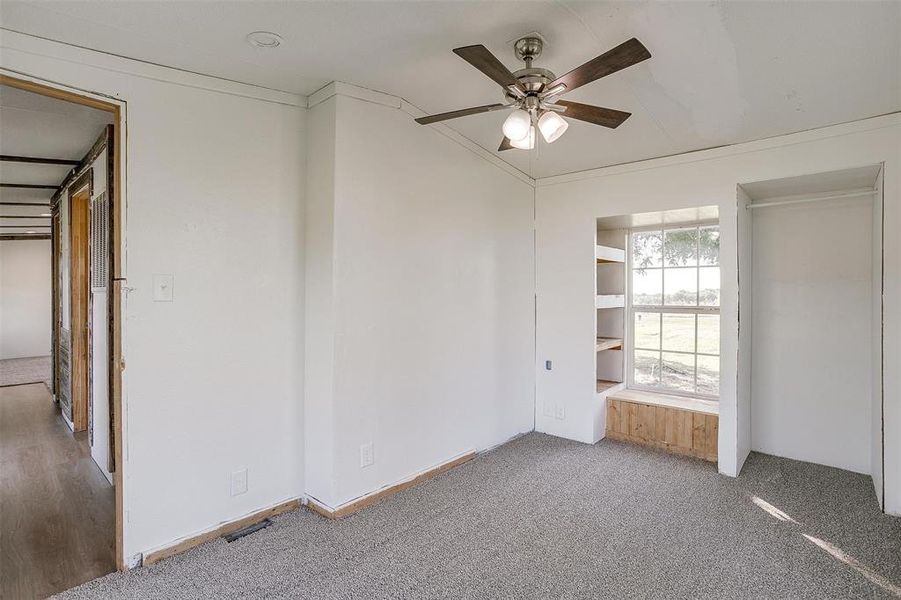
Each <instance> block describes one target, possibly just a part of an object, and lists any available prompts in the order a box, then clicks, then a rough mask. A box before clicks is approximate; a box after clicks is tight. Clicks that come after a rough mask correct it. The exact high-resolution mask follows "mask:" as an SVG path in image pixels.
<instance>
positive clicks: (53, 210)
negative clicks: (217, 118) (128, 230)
mask: <svg viewBox="0 0 901 600" xmlns="http://www.w3.org/2000/svg"><path fill="white" fill-rule="evenodd" d="M0 88H2V89H3V90H11V91H10V97H12V96H13V94H20V95H23V94H26V95H28V97H29V98H30V102H31V105H30V106H21V107H18V108H20V109H21V111H22V112H21V114H22V115H25V113H26V112H30V113H35V112H40V111H39V110H37V108H39V107H41V106H45V105H47V104H45V103H55V104H54V109H53V110H48V111H46V112H47V115H45V119H46V120H47V121H48V122H54V123H56V125H59V121H60V120H62V121H65V120H66V119H67V118H69V120H70V121H72V122H74V121H76V120H77V119H75V117H78V116H79V115H81V116H83V115H84V114H86V113H87V112H90V113H92V114H94V115H102V116H100V117H97V118H96V119H95V120H91V119H88V122H89V124H90V125H91V126H93V127H94V129H93V130H92V131H93V133H92V134H91V136H90V137H89V138H86V139H87V142H86V148H84V147H83V148H82V150H81V151H79V152H77V153H76V155H75V156H73V154H72V153H71V152H69V153H65V152H58V153H52V152H50V153H46V152H45V153H40V152H36V151H35V150H34V147H33V146H28V144H25V145H23V150H22V151H21V152H16V153H10V152H8V150H9V148H8V147H7V145H6V143H5V144H4V151H3V161H4V162H3V165H4V175H3V178H4V181H3V183H4V185H3V189H2V202H0V208H2V212H3V214H4V215H5V214H6V213H7V212H10V213H15V214H14V215H12V214H11V215H10V216H14V217H15V218H21V219H23V221H21V222H23V223H24V222H25V221H24V219H26V218H28V219H31V218H34V219H42V220H41V221H40V222H39V223H37V224H36V225H35V229H34V231H33V232H32V231H31V230H30V229H29V230H28V231H24V230H23V231H21V234H22V236H32V237H34V238H40V239H42V240H46V242H45V243H46V244H47V245H48V250H50V255H51V256H52V265H51V266H50V268H49V273H48V275H49V277H48V282H47V288H48V295H49V296H50V299H49V300H50V302H49V303H48V304H49V305H52V315H50V318H49V319H48V321H49V322H48V330H50V329H52V333H51V335H50V337H51V342H50V344H49V348H48V351H49V352H48V353H49V354H51V355H52V358H50V359H48V361H47V362H48V364H50V365H52V374H50V375H49V376H48V378H47V379H48V381H47V384H46V386H44V384H41V385H40V387H26V386H22V387H21V388H20V389H16V390H12V389H9V390H7V389H6V388H0V393H4V394H5V395H7V396H10V395H15V396H16V398H15V399H14V400H10V401H9V402H6V403H5V404H4V406H5V407H7V408H9V409H10V410H12V411H13V412H12V413H9V411H7V413H8V414H5V415H4V417H5V419H4V427H6V426H7V425H10V424H11V423H14V422H19V423H21V424H24V425H23V427H22V431H25V430H28V429H29V426H27V423H32V424H33V429H34V431H40V432H41V435H48V436H49V435H54V436H57V437H56V438H54V439H53V440H52V442H53V443H54V444H57V445H59V448H58V449H57V450H58V451H54V452H56V454H55V455H59V456H64V457H66V460H64V461H59V460H57V461H51V463H48V464H47V465H44V466H41V465H37V464H35V465H32V467H31V468H29V470H28V472H30V473H34V474H41V473H44V472H49V471H51V470H52V469H53V468H58V467H62V468H66V467H69V470H68V471H66V472H65V473H56V474H53V475H54V478H55V480H56V482H55V483H57V484H59V485H61V486H63V487H62V488H60V489H59V490H57V492H58V493H55V494H51V495H53V496H57V497H58V498H57V499H59V500H60V501H61V502H62V505H60V506H55V507H51V509H48V510H49V512H47V514H44V515H43V516H44V517H46V518H45V521H44V522H45V523H46V525H47V526H48V527H53V529H54V531H63V532H65V533H64V535H49V534H48V535H45V536H39V537H40V540H39V541H40V542H41V543H43V544H45V545H47V544H49V546H46V547H45V548H44V550H46V551H47V552H46V554H45V556H46V558H47V561H49V562H47V564H44V562H45V561H44V560H43V559H42V560H41V561H40V563H41V564H36V565H27V564H25V563H27V562H28V561H29V560H31V559H30V558H29V557H28V556H25V555H24V552H25V551H26V550H28V544H32V543H35V544H36V543H37V542H35V540H34V538H35V536H32V537H30V538H28V539H27V540H25V538H21V537H20V538H19V542H21V543H19V544H17V547H16V548H15V551H16V554H17V555H19V558H21V559H22V560H20V561H18V562H19V563H20V564H19V565H18V566H19V567H22V568H33V569H34V570H35V572H36V573H39V575H40V577H44V578H45V579H46V578H49V579H52V580H53V582H55V583H54V585H57V587H55V588H47V587H41V585H43V584H42V582H41V581H31V579H32V578H29V577H25V578H24V580H26V581H27V583H28V586H30V587H25V588H15V589H17V590H19V591H21V592H22V594H18V593H12V592H11V591H10V589H8V585H7V584H8V583H9V582H10V580H11V577H10V574H9V568H7V567H9V565H10V561H7V560H4V561H3V562H4V563H6V564H5V565H4V573H3V575H4V577H3V580H4V581H3V584H4V585H3V589H2V590H0V592H2V593H0V596H6V593H7V592H10V594H11V597H19V596H22V595H24V596H28V595H32V594H34V595H47V594H50V593H55V592H59V591H63V590H64V589H68V588H69V587H73V586H74V585H78V584H79V583H81V582H83V581H87V580H90V579H93V578H95V577H98V576H100V575H103V574H104V572H109V571H111V570H115V569H118V570H124V569H125V568H126V563H125V559H124V554H123V543H122V542H123V517H122V514H123V510H122V506H123V500H122V499H123V494H124V490H123V485H124V477H123V469H124V465H123V464H122V444H123V438H122V426H121V415H122V406H121V405H122V401H121V370H122V369H121V366H122V357H121V349H122V344H121V325H120V323H121V286H122V279H121V270H122V268H121V262H122V261H121V252H120V248H122V247H123V244H122V234H121V230H120V222H121V214H122V194H121V190H122V185H121V184H122V176H121V171H122V165H123V159H122V150H123V148H122V144H121V142H122V141H124V139H125V135H124V130H123V128H124V110H123V109H124V103H122V102H120V101H117V100H115V99H106V98H100V97H96V96H89V95H85V94H83V93H79V92H75V91H72V90H68V89H62V88H60V87H55V86H51V85H46V84H44V83H41V82H37V81H31V80H26V79H21V78H18V77H11V76H6V75H0ZM0 108H2V103H0ZM10 114H12V113H10ZM6 116H7V117H8V116H9V115H6ZM23 118H24V116H23ZM54 120H56V121H54ZM14 121H15V119H11V118H5V119H4V122H5V123H6V124H11V123H13V122H14ZM98 124H99V125H98ZM55 130H56V131H60V132H62V133H64V134H65V133H68V134H72V133H73V132H77V131H78V128H77V127H75V128H70V127H67V126H65V124H64V126H57V127H56V128H55ZM98 133H99V134H100V135H99V137H98ZM40 137H41V136H35V135H31V136H26V135H20V136H18V137H16V136H12V135H4V141H5V142H7V141H8V142H10V143H11V142H12V141H13V140H14V139H20V138H21V139H23V140H26V138H31V139H32V140H35V139H40ZM26 141H27V140H26ZM80 143H82V144H83V143H84V142H83V141H82V142H80ZM11 163H15V164H20V165H25V166H28V167H29V168H33V169H37V170H36V171H34V172H35V173H36V174H43V175H46V174H47V173H49V172H51V171H52V170H53V169H57V171H55V172H60V171H59V169H62V171H61V174H62V175H63V176H64V177H59V178H57V179H55V180H53V178H52V177H51V178H50V180H48V181H41V182H40V183H38V182H36V181H35V180H29V179H27V178H20V180H16V181H12V180H10V181H7V174H8V173H11V172H12V170H11V169H7V168H6V167H7V165H8V164H11ZM42 169H43V171H41V170H42ZM35 177H37V175H35ZM60 179H62V181H60ZM54 181H55V182H54ZM50 194H52V196H50ZM26 211H27V214H24V213H25V212H26ZM23 229H24V228H23ZM3 233H4V234H6V233H7V231H4V232H3ZM4 239H6V237H4ZM4 399H5V400H6V398H4ZM98 403H99V404H98ZM16 406H19V407H26V408H27V411H26V410H24V409H23V410H21V411H18V409H15V407H16ZM48 406H49V409H50V413H47V414H44V413H46V412H47V410H46V409H48ZM16 411H18V412H16ZM26 413H27V414H26ZM16 419H18V421H16ZM54 419H55V421H56V423H55V424H54V422H53V421H54ZM57 425H62V429H60V427H58V426H57ZM7 429H8V428H7ZM60 432H62V434H63V435H61V436H60V435H59V434H60ZM7 433H9V432H8V431H4V444H3V447H2V448H0V450H2V451H3V453H4V460H6V458H8V456H9V455H11V454H13V453H15V452H17V451H18V450H23V447H21V445H20V446H19V447H16V443H20V444H25V443H30V444H34V443H36V442H35V440H34V439H31V440H28V439H26V438H24V437H22V436H21V435H7ZM7 440H11V444H6V441H7ZM67 440H68V441H67ZM60 444H61V445H60ZM66 444H69V445H66ZM100 445H104V448H102V449H100V448H99V446H100ZM47 448H50V446H47ZM8 453H9V454H8ZM20 454H21V453H20ZM32 454H34V453H32ZM41 455H42V454H41V453H37V456H41ZM98 468H99V469H98ZM5 470H6V471H7V473H9V472H10V471H9V470H7V469H5ZM75 475H78V476H79V479H78V480H77V481H75V482H74V483H73V484H72V485H69V484H67V483H66V482H67V481H68V479H71V478H72V477H73V476H75ZM67 478H68V479H67ZM7 483H8V482H7V481H4V488H6V489H7V490H9V491H10V494H12V493H13V491H16V493H18V492H19V491H22V490H27V489H29V488H28V486H26V485H22V486H20V487H19V488H18V490H12V489H11V488H10V486H9V485H7ZM26 483H27V482H26ZM95 484H96V485H95ZM92 486H93V487H92ZM104 486H106V489H107V490H108V492H109V493H108V496H109V498H108V502H107V500H106V499H104V498H105V497H106V493H105V492H103V491H102V490H103V488H104ZM63 488H65V489H63ZM97 490H100V491H97ZM33 491H34V490H33ZM80 492H87V493H86V494H84V498H78V499H76V498H74V495H75V494H77V493H80ZM32 495H33V496H34V497H35V498H33V499H31V500H41V498H40V497H39V496H40V494H38V493H37V492H35V493H33V494H32ZM20 496H21V497H20V498H18V499H17V501H20V503H21V504H23V505H28V503H29V500H30V498H29V497H26V496H27V494H25V496H22V495H21V494H20ZM6 501H7V498H6V497H4V502H6ZM81 501H84V502H81ZM33 504H36V506H35V507H34V509H35V510H32V511H26V512H25V513H20V515H19V517H17V518H16V520H19V521H21V519H22V514H28V513H29V512H31V513H37V512H39V506H40V503H39V502H33ZM79 506H82V508H84V510H81V509H79V508H78V507H79ZM102 507H105V508H104V510H105V511H106V514H108V515H109V521H108V526H104V527H99V528H96V529H95V530H92V531H88V530H89V529H90V528H91V527H96V526H97V525H98V524H99V523H103V522H104V516H103V514H101V513H98V512H93V511H96V510H99V508H102ZM44 508H45V509H46V508H47V505H46V504H45V505H44ZM57 509H59V510H57ZM8 514H9V513H8ZM61 514H66V515H67V517H68V518H70V519H71V518H77V519H78V520H79V521H81V522H82V524H83V525H85V526H86V527H88V529H84V530H79V531H74V530H73V529H72V528H71V522H63V521H60V520H59V517H60V515H61ZM74 515H80V516H78V517H75V516H74ZM31 516H34V517H35V518H38V517H40V516H41V515H34V514H32V515H31ZM10 518H12V517H10ZM29 518H30V517H29ZM3 521H4V531H2V532H0V536H2V537H5V538H6V539H10V540H11V538H12V537H14V536H10V532H9V531H6V529H10V531H13V532H14V530H15V526H13V527H11V528H10V527H7V525H8V524H9V523H10V520H9V519H4V520H3ZM23 523H24V522H23ZM20 529H21V527H20ZM94 534H96V535H97V536H108V538H106V537H104V540H103V541H101V542H100V543H99V545H98V544H94V546H92V547H93V548H94V550H91V548H88V547H87V546H85V545H84V542H85V540H87V539H90V538H91V537H92V536H93V535H94ZM23 540H25V541H24V542H23ZM69 542H72V543H73V544H75V546H78V545H79V544H81V546H80V547H79V548H75V550H74V551H71V550H70V551H69V552H68V553H67V555H68V556H73V557H74V556H75V554H79V556H78V557H77V558H78V560H72V561H69V562H68V563H66V564H60V561H59V560H55V559H52V558H51V554H52V551H53V550H54V548H57V547H58V546H62V545H64V544H67V543H69ZM75 546H72V547H73V548H74V547H75ZM104 547H106V548H107V550H103V548H104ZM3 550H4V552H3V554H4V555H6V556H10V554H8V553H7V552H6V550H8V548H6V544H4V548H3ZM36 552H37V553H38V554H40V549H37V550H36ZM73 552H74V553H73ZM96 552H100V553H101V554H102V553H104V552H108V556H109V562H108V563H105V562H104V561H105V560H106V559H101V558H98V557H99V555H98V554H97V553H96ZM31 554H35V553H31ZM29 556H31V555H29ZM32 558H33V556H32ZM51 563H53V564H51ZM103 564H108V566H103ZM10 568H11V567H10ZM60 569H64V570H65V573H63V574H61V573H60V572H59V570H60ZM104 569H106V570H105V571H104ZM45 576H46V577H45ZM53 582H52V583H53ZM29 590H30V591H29ZM13 591H15V590H13Z"/></svg>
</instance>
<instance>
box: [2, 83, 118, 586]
mask: <svg viewBox="0 0 901 600" xmlns="http://www.w3.org/2000/svg"><path fill="white" fill-rule="evenodd" d="M26 77H27V75H26ZM0 84H2V85H7V86H10V87H14V88H17V89H20V90H25V91H29V92H34V93H36V94H40V95H42V96H48V97H50V98H56V99H58V100H65V101H66V102H72V103H73V104H80V105H81V106H88V107H91V108H96V109H99V110H103V111H106V112H109V113H111V114H112V115H113V121H114V129H113V132H114V134H112V135H109V133H108V141H109V146H108V148H109V150H108V151H109V154H110V158H109V166H110V169H109V171H108V173H112V177H110V180H111V181H110V184H109V187H110V189H109V190H108V191H107V196H108V198H109V202H110V208H111V210H110V211H109V212H110V230H109V235H110V240H109V248H110V255H109V261H110V262H109V281H108V288H107V289H108V290H109V293H108V298H109V328H110V332H111V333H112V335H111V336H110V340H109V346H110V369H109V372H110V389H109V395H110V398H111V406H112V409H113V412H112V414H111V415H110V417H111V420H112V428H113V433H114V435H113V437H112V441H113V456H114V461H115V465H116V470H115V472H114V473H113V477H114V481H115V493H116V568H117V569H118V570H120V571H126V570H128V564H127V562H126V560H125V546H124V542H123V540H124V529H123V524H124V518H123V512H124V486H125V477H124V476H123V471H124V465H123V463H122V447H123V431H122V370H123V369H124V367H125V364H124V361H123V360H122V300H121V293H122V282H123V279H122V257H121V253H120V249H121V248H122V230H121V223H122V209H123V196H122V192H123V190H124V188H123V186H122V170H123V166H124V165H123V160H122V151H123V148H122V143H120V140H121V141H123V142H124V141H125V139H126V135H125V120H124V118H123V110H122V109H123V108H124V107H125V105H126V103H125V102H123V101H119V100H116V101H110V100H102V99H100V98H97V97H94V96H89V95H85V94H84V93H79V92H75V91H73V90H71V89H70V88H64V87H61V86H58V85H55V86H51V85H47V84H45V83H38V82H36V81H33V80H29V79H21V78H19V77H12V76H9V75H3V74H0ZM108 132H109V130H108Z"/></svg>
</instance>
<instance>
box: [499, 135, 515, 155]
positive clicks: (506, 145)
mask: <svg viewBox="0 0 901 600" xmlns="http://www.w3.org/2000/svg"><path fill="white" fill-rule="evenodd" d="M511 148H513V144H511V143H510V138H508V137H507V136H504V139H503V140H501V145H500V146H498V147H497V151H498V152H503V151H504V150H510V149H511Z"/></svg>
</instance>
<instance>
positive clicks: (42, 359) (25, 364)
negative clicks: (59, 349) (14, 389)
mask: <svg viewBox="0 0 901 600" xmlns="http://www.w3.org/2000/svg"><path fill="white" fill-rule="evenodd" d="M51 376H52V369H51V365H50V357H49V356H30V357H28V358H7V359H4V360H0V387H3V386H7V385H22V384H23V383H42V382H43V383H44V384H46V385H47V387H48V388H49V387H50V378H51Z"/></svg>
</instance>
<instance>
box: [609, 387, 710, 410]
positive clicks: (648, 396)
mask: <svg viewBox="0 0 901 600" xmlns="http://www.w3.org/2000/svg"><path fill="white" fill-rule="evenodd" d="M607 398H609V399H611V400H624V401H626V402H639V403H641V404H650V405H652V406H668V407H670V408H679V409H682V410H690V411H692V412H698V413H703V414H705V415H719V414H720V403H719V402H717V401H716V400H710V399H707V398H691V397H688V396H674V395H671V394H662V393H658V392H645V391H643V390H630V389H625V390H620V391H617V392H613V393H612V394H610V395H609V396H607Z"/></svg>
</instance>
